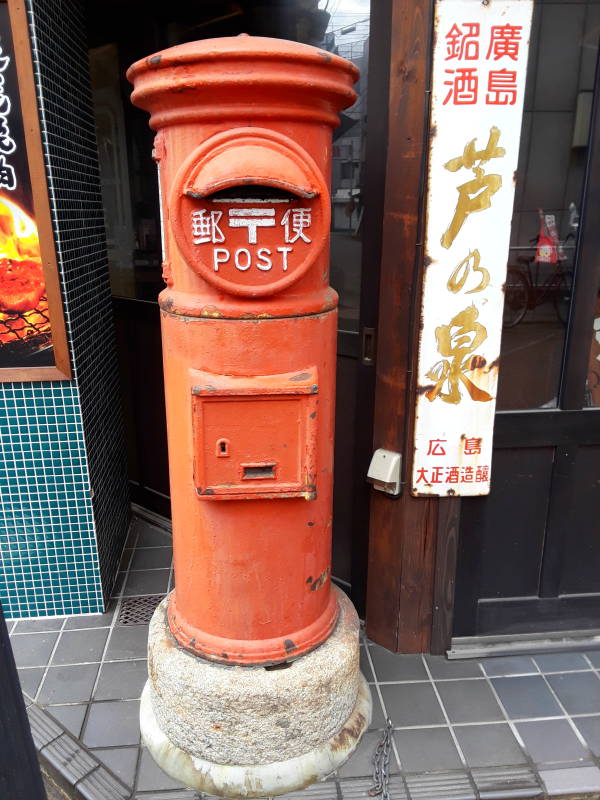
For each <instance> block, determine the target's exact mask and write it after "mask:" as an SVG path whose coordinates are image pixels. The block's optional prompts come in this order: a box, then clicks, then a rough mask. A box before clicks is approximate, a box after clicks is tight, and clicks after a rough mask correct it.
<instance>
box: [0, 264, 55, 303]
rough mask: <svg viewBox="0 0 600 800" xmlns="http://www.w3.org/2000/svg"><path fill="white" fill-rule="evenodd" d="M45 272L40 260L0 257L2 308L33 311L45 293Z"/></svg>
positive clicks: (0, 301) (0, 297)
mask: <svg viewBox="0 0 600 800" xmlns="http://www.w3.org/2000/svg"><path fill="white" fill-rule="evenodd" d="M44 289H45V283H44V272H43V270H42V265H41V263H40V262H39V261H30V260H28V259H22V260H20V261H17V260H16V259H12V258H2V259H0V310H1V311H19V312H23V311H31V310H32V309H34V308H36V307H37V305H38V303H39V302H40V299H41V297H42V295H43V294H44Z"/></svg>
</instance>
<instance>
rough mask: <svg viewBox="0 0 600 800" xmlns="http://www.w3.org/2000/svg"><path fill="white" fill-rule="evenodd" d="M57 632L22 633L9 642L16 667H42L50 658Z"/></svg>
mask: <svg viewBox="0 0 600 800" xmlns="http://www.w3.org/2000/svg"><path fill="white" fill-rule="evenodd" d="M57 639H58V633H24V634H23V635H22V636H18V635H17V636H12V637H11V640H10V643H11V646H12V651H13V655H14V657H15V663H16V665H17V667H44V666H46V664H47V663H48V660H49V659H50V654H51V653H52V650H53V649H54V645H55V644H56V640H57Z"/></svg>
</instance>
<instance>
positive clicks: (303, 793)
mask: <svg viewBox="0 0 600 800" xmlns="http://www.w3.org/2000/svg"><path fill="white" fill-rule="evenodd" d="M359 780H360V779H358V781H357V780H356V779H354V780H352V779H350V780H346V781H345V782H346V783H351V782H352V783H358V782H359ZM367 780H368V779H367ZM285 797H286V800H292V798H293V800H338V793H337V786H336V782H335V780H331V779H330V780H325V781H319V782H317V783H311V785H310V786H307V787H306V788H305V789H300V791H298V792H289V793H287V794H286V795H285Z"/></svg>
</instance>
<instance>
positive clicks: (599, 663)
mask: <svg viewBox="0 0 600 800" xmlns="http://www.w3.org/2000/svg"><path fill="white" fill-rule="evenodd" d="M585 655H586V656H587V657H588V658H589V660H590V662H591V664H592V666H594V667H596V669H600V650H588V651H587V652H586V654H585Z"/></svg>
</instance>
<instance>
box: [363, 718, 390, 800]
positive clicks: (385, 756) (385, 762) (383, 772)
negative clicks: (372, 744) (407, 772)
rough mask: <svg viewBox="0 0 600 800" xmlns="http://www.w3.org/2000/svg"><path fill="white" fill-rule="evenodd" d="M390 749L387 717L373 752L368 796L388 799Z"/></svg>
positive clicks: (383, 799) (388, 720)
mask: <svg viewBox="0 0 600 800" xmlns="http://www.w3.org/2000/svg"><path fill="white" fill-rule="evenodd" d="M391 749H392V720H391V719H390V718H389V717H388V718H387V720H386V721H385V729H384V731H383V734H382V736H381V739H380V740H379V741H378V742H377V747H376V748H375V752H374V753H373V786H371V788H370V789H369V796H370V797H376V796H381V800H390V752H391Z"/></svg>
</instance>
